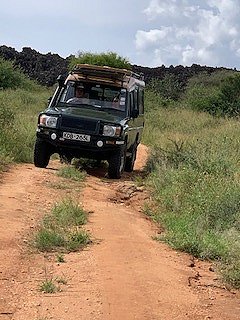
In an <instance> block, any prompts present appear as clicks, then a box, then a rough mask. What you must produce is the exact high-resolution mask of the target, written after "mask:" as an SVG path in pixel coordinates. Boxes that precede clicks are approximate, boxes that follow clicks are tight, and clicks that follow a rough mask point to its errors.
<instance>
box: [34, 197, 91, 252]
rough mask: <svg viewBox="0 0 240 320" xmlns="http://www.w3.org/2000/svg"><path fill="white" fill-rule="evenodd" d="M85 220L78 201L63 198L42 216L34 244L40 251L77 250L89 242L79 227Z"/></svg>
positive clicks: (84, 214)
mask: <svg viewBox="0 0 240 320" xmlns="http://www.w3.org/2000/svg"><path fill="white" fill-rule="evenodd" d="M86 222H87V214H86V212H85V211H84V210H83V209H82V208H81V207H80V206H79V205H78V203H76V202H75V201H73V200H72V199H64V200H63V201H61V202H60V203H58V204H56V205H55V206H54V207H53V208H52V211H51V213H50V214H48V215H46V216H45V217H44V218H43V221H42V224H41V226H40V228H39V230H38V232H37V234H36V235H35V239H34V245H35V247H36V248H37V249H39V250H40V251H54V250H57V249H59V250H67V251H76V250H79V249H81V248H83V247H84V246H85V245H87V244H88V243H90V238H89V235H88V234H87V233H86V231H84V230H82V229H81V226H82V225H84V224H85V223H86Z"/></svg>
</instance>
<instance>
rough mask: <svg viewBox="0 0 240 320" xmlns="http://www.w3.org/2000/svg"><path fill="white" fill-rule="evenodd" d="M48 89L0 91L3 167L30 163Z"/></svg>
mask: <svg viewBox="0 0 240 320" xmlns="http://www.w3.org/2000/svg"><path fill="white" fill-rule="evenodd" d="M49 95H50V93H49V90H48V89H45V88H43V87H40V86H37V85H35V87H34V90H33V89H32V91H28V90H25V89H16V90H13V89H7V90H1V91H0V125H1V130H0V166H1V163H3V164H4V163H5V164H6V163H8V162H9V160H10V159H11V160H13V161H15V162H31V161H32V157H33V156H32V154H33V145H34V141H35V131H36V126H37V115H38V112H40V111H41V110H43V109H44V108H45V107H46V105H47V104H46V102H47V98H48V97H49Z"/></svg>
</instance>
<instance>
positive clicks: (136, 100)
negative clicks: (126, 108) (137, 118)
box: [133, 89, 138, 110]
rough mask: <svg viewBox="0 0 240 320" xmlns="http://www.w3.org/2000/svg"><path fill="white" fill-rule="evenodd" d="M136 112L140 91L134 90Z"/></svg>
mask: <svg viewBox="0 0 240 320" xmlns="http://www.w3.org/2000/svg"><path fill="white" fill-rule="evenodd" d="M133 103H134V110H138V89H135V90H134V102H133Z"/></svg>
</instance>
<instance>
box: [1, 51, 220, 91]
mask: <svg viewBox="0 0 240 320" xmlns="http://www.w3.org/2000/svg"><path fill="white" fill-rule="evenodd" d="M0 57H2V58H4V59H6V60H11V61H13V62H14V64H15V65H16V66H18V67H19V68H20V69H21V70H22V71H23V72H24V73H25V74H27V75H28V76H29V78H31V79H34V80H37V81H38V82H39V83H40V84H42V85H46V86H52V85H53V84H54V83H56V79H57V77H58V75H59V74H63V75H66V74H67V73H68V63H69V60H70V59H71V56H69V57H67V58H66V59H64V58H62V57H60V56H59V55H58V54H52V53H47V54H42V53H39V52H37V51H36V50H34V49H31V48H28V47H25V48H23V49H22V51H21V52H18V51H16V50H15V49H14V48H11V47H7V46H0ZM132 68H133V71H134V72H136V73H143V74H144V77H145V81H146V83H148V82H149V81H150V80H151V79H152V78H158V79H163V78H164V77H165V76H166V74H172V75H174V76H176V78H177V79H178V81H179V83H181V86H182V87H184V86H185V85H186V83H187V81H188V79H189V78H190V77H192V76H193V75H196V74H198V73H200V72H203V71H204V72H206V73H208V74H211V73H213V72H215V71H218V70H223V69H225V68H213V67H207V66H200V65H197V64H193V65H192V66H191V67H183V66H176V67H174V66H170V67H165V66H164V65H162V66H161V67H157V68H148V67H141V66H137V65H133V66H132Z"/></svg>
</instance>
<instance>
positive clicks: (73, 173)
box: [57, 165, 86, 181]
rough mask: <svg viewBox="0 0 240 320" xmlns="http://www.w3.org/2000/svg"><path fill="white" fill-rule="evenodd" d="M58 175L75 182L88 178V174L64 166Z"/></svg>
mask: <svg viewBox="0 0 240 320" xmlns="http://www.w3.org/2000/svg"><path fill="white" fill-rule="evenodd" d="M57 175H58V176H59V177H63V178H66V179H71V180H73V181H84V179H85V177H86V173H85V172H83V171H81V170H79V169H77V168H75V167H73V166H71V165H68V166H64V167H63V168H60V169H59V171H58V173H57Z"/></svg>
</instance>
